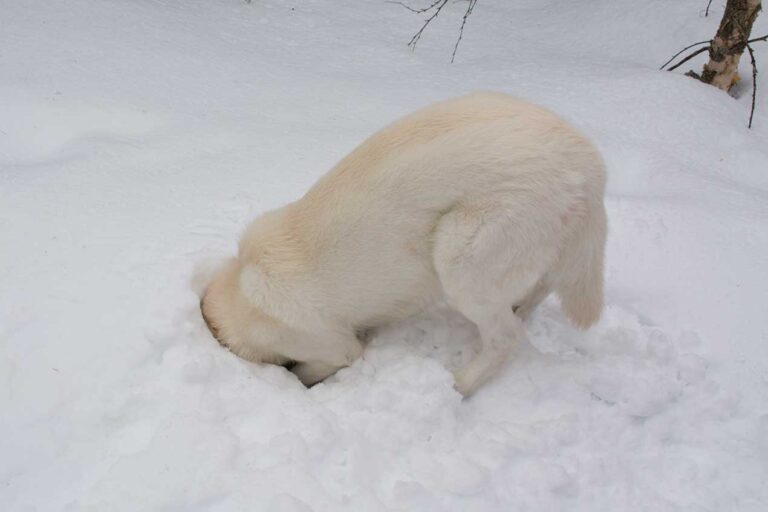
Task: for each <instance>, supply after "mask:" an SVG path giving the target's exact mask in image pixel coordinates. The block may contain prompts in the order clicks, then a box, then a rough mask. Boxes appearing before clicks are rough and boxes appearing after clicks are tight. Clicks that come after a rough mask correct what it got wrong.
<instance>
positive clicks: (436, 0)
mask: <svg viewBox="0 0 768 512" xmlns="http://www.w3.org/2000/svg"><path fill="white" fill-rule="evenodd" d="M466 1H467V10H466V11H464V16H463V17H462V19H461V27H460V28H459V36H458V38H457V39H456V44H454V45H453V53H452V54H451V62H453V61H454V60H455V59H456V52H457V51H458V49H459V44H461V39H462V37H464V27H465V26H466V25H467V19H468V18H469V16H470V15H471V14H472V11H473V10H474V8H475V5H477V0H466ZM386 2H387V3H389V4H396V5H400V6H402V7H405V8H406V9H408V10H409V11H410V12H412V13H415V14H427V13H429V17H428V18H427V19H425V20H424V23H423V24H422V25H421V28H420V29H419V30H418V31H417V32H416V33H415V34H413V37H411V40H410V41H408V46H409V47H410V48H411V50H415V49H416V44H417V43H418V42H419V40H420V39H421V36H422V35H423V34H424V30H426V28H427V27H428V26H429V24H430V23H432V21H434V19H435V18H437V17H438V16H439V15H440V13H441V12H442V11H443V8H444V7H445V6H446V5H448V2H449V0H433V1H432V3H431V4H429V5H428V6H426V7H422V8H417V7H411V6H410V5H408V4H406V3H405V2H403V1H400V0H386Z"/></svg>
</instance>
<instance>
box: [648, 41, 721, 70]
mask: <svg viewBox="0 0 768 512" xmlns="http://www.w3.org/2000/svg"><path fill="white" fill-rule="evenodd" d="M711 42H712V40H711V39H708V40H707V41H699V42H698V43H693V44H692V45H690V46H686V47H685V48H683V49H682V50H680V51H679V52H677V53H676V54H674V55H673V56H672V58H671V59H669V60H668V61H667V62H665V63H664V64H662V65H661V67H660V68H659V69H664V68H665V67H667V64H669V63H670V62H672V61H673V60H675V59H676V58H677V56H678V55H680V54H681V53H683V52H684V51H685V50H688V49H690V48H693V47H694V46H699V45H700V44H709V43H711Z"/></svg>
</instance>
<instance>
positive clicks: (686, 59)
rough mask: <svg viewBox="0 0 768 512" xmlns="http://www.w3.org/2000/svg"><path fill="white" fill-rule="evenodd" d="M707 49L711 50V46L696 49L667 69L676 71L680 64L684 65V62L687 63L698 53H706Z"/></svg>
mask: <svg viewBox="0 0 768 512" xmlns="http://www.w3.org/2000/svg"><path fill="white" fill-rule="evenodd" d="M707 50H709V46H705V47H704V48H699V49H698V50H696V51H695V52H693V53H692V54H690V55H689V56H687V57H686V58H684V59H683V60H681V61H680V62H678V63H677V64H675V65H674V66H672V67H671V68H669V69H667V71H674V70H675V69H677V68H679V67H680V66H682V65H683V64H685V63H686V62H688V61H689V60H691V59H692V58H694V57H695V56H697V55H698V54H700V53H704V52H706V51H707Z"/></svg>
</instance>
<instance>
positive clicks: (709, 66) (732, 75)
mask: <svg viewBox="0 0 768 512" xmlns="http://www.w3.org/2000/svg"><path fill="white" fill-rule="evenodd" d="M760 4H761V0H728V3H727V4H726V5H725V13H723V19H722V20H721V21H720V28H718V29H717V34H715V38H714V39H713V40H712V43H711V44H710V45H709V62H707V63H706V64H705V65H704V71H703V72H702V73H701V76H700V77H698V78H699V79H700V80H701V81H702V82H704V83H705V84H711V85H714V86H715V87H718V88H720V89H722V90H724V91H728V90H730V89H731V87H733V85H734V84H735V83H736V82H737V81H738V80H739V76H738V74H737V71H738V68H739V59H741V54H742V53H744V49H745V48H746V46H747V41H748V40H749V34H750V32H752V24H753V23H754V22H755V18H757V13H759V12H760V9H761V8H762V7H761V5H760ZM694 76H695V75H694Z"/></svg>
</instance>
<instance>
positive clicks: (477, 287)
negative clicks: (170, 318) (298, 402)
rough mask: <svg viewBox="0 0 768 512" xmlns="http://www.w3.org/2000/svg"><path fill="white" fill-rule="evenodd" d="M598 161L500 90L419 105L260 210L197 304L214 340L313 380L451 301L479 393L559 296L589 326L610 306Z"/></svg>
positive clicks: (582, 143) (464, 386)
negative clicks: (529, 322) (374, 339)
mask: <svg viewBox="0 0 768 512" xmlns="http://www.w3.org/2000/svg"><path fill="white" fill-rule="evenodd" d="M604 188H605V170H604V167H603V163H602V159H601V158H600V155H599V154H598V153H597V151H596V150H595V149H594V147H593V146H592V145H591V144H590V142H589V141H588V140H587V139H586V138H584V137H583V136H582V135H581V134H579V133H578V132H577V131H575V130H574V129H573V128H571V127H570V126H569V125H568V124H567V123H565V122H564V121H563V120H561V119H560V118H558V117H557V116H555V115H554V114H552V113H551V112H549V111H547V110H545V109H543V108H540V107H537V106H534V105H531V104H528V103H526V102H523V101H521V100H518V99H515V98H513V97H510V96H507V95H504V94H498V93H478V94H473V95H469V96H465V97H462V98H457V99H454V100H449V101H446V102H443V103H438V104H436V105H433V106H431V107H427V108H425V109H423V110H420V111H417V112H416V113H414V114H411V115H410V116H407V117H405V118H403V119H401V120H400V121H397V122H395V123H394V124H392V125H390V126H388V127H387V128H385V129H383V130H381V131H380V132H378V133H376V134H375V135H373V136H372V137H371V138H369V139H368V140H367V141H365V142H364V143H363V144H361V145H360V146H359V147H358V148H357V149H355V150H354V151H353V152H352V153H351V154H349V155H348V156H347V157H346V158H344V159H343V160H342V161H341V162H339V164H338V165H336V167H334V169H332V170H331V171H330V172H329V173H328V174H327V175H326V176H324V177H323V178H321V179H320V180H319V181H318V182H317V183H316V184H315V186H313V187H312V188H311V189H310V190H309V192H307V194H306V195H305V196H304V197H303V198H301V199H300V200H298V201H296V202H294V203H291V204H289V205H287V206H285V207H283V208H281V209H279V210H275V211H273V212H269V213H267V214H264V215H262V216H261V217H259V218H257V219H256V220H255V221H254V222H253V223H252V224H251V225H250V226H249V227H248V229H247V230H246V232H245V234H244V236H243V238H242V240H241V241H240V248H239V252H238V255H237V257H236V258H234V259H232V260H231V261H229V262H227V263H226V264H225V265H224V266H223V267H222V268H221V269H220V270H219V272H218V273H217V274H216V276H215V277H214V279H213V281H212V282H211V284H210V286H209V287H208V290H207V291H206V293H205V296H204V297H203V299H202V301H201V308H202V312H203V316H204V318H205V320H206V323H207V324H208V326H209V328H210V330H211V332H212V333H213V335H214V336H215V337H216V338H217V339H218V340H219V341H220V342H221V343H222V344H223V345H225V346H227V347H229V349H230V350H231V351H232V352H234V353H235V354H237V355H239V356H241V357H243V358H245V359H248V360H250V361H255V362H261V363H272V364H278V365H283V366H292V365H295V366H293V367H292V371H293V372H294V373H295V374H296V375H297V376H298V377H299V379H300V380H301V381H302V382H303V383H304V384H306V385H312V384H314V383H316V382H319V381H321V380H323V379H325V378H326V377H328V376H330V375H332V374H334V373H335V372H336V371H337V370H338V369H340V368H342V367H345V366H348V365H349V364H351V363H352V362H353V361H354V360H355V359H357V358H359V357H360V356H361V355H362V351H363V348H362V345H361V343H360V341H359V340H358V338H357V336H356V333H357V332H360V331H361V330H364V329H367V328H371V327H376V326H378V325H382V324H385V323H387V322H391V321H395V320H398V319H401V318H404V317H406V316H408V315H410V314H413V313H415V312H417V311H419V310H420V309H421V308H423V307H424V306H426V305H428V304H430V303H432V302H434V301H436V300H442V301H444V302H446V303H447V304H448V305H449V306H450V307H452V308H453V309H455V310H456V311H457V312H458V313H461V314H462V315H464V316H465V317H466V318H467V319H468V320H470V321H471V322H473V323H474V324H475V325H476V326H477V328H478V334H479V338H480V342H481V348H480V352H479V353H478V354H477V356H476V357H475V358H474V359H473V360H472V361H471V362H470V363H469V364H468V365H467V366H465V367H464V368H461V369H460V370H458V371H456V372H455V373H454V375H455V378H456V389H457V390H458V391H459V392H461V393H463V394H465V395H466V394H469V393H472V392H473V391H474V390H475V389H477V387H478V386H479V385H480V384H482V383H483V382H484V381H486V380H487V379H489V378H490V377H491V376H492V375H493V374H494V372H495V371H496V370H497V369H498V368H499V367H500V366H501V365H502V363H503V362H504V360H505V359H506V357H507V356H508V354H509V353H510V351H511V350H512V348H513V347H514V345H515V344H516V343H518V342H520V341H522V340H523V339H524V338H525V331H524V328H523V324H522V320H524V319H525V318H526V317H527V316H528V315H530V313H531V312H532V311H533V309H534V308H535V307H536V306H537V305H538V304H539V303H540V302H541V301H542V300H543V299H544V298H545V297H546V296H547V295H548V294H549V293H550V292H555V293H556V294H557V295H558V296H559V297H560V299H561V303H562V305H563V309H564V310H565V313H566V314H567V316H568V317H569V318H570V319H571V321H572V322H573V323H574V324H576V325H577V326H579V327H583V328H586V327H588V326H590V325H591V324H592V323H594V322H595V321H596V320H597V319H598V317H599V316H600V312H601V309H602V300H603V252H604V246H605V231H606V219H605V210H604V207H603V193H604Z"/></svg>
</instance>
